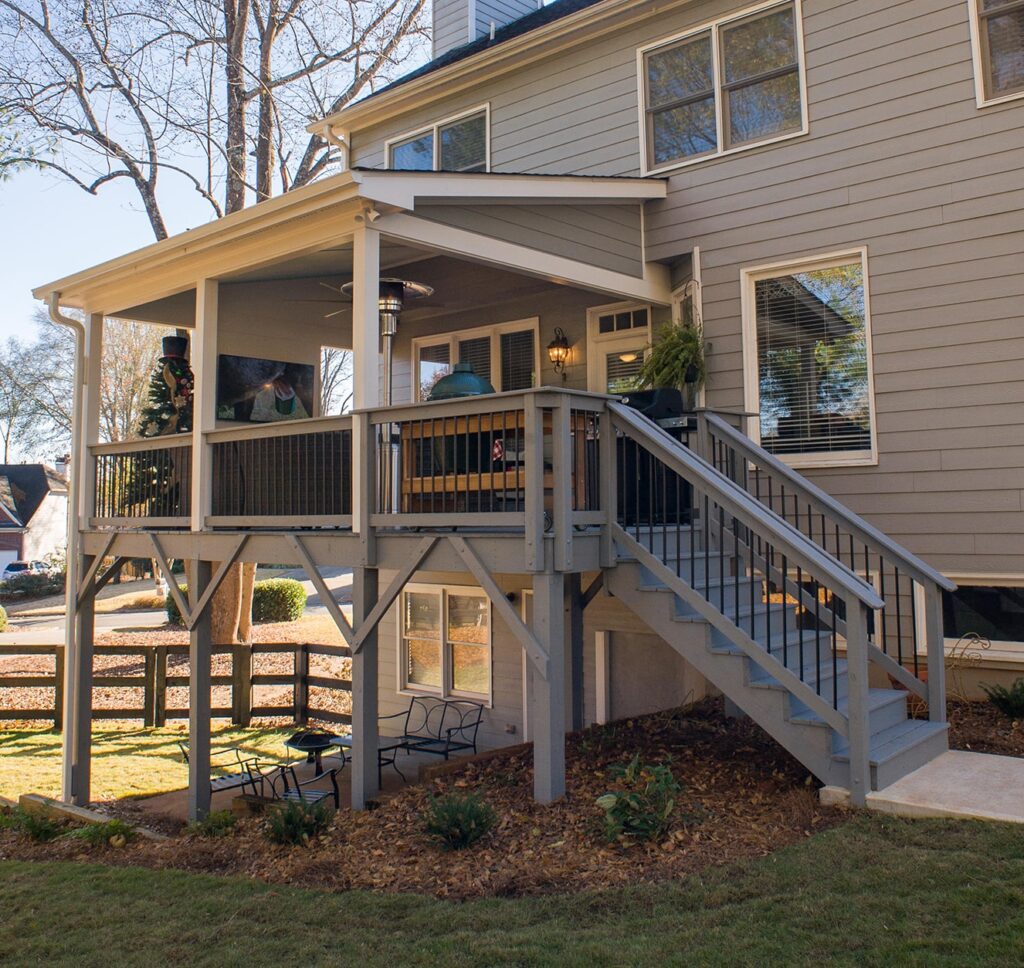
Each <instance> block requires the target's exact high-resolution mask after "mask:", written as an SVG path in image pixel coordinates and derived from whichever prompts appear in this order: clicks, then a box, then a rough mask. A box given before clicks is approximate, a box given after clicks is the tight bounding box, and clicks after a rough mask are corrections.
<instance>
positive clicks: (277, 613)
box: [164, 578, 306, 625]
mask: <svg viewBox="0 0 1024 968" xmlns="http://www.w3.org/2000/svg"><path fill="white" fill-rule="evenodd" d="M180 587H181V593H182V595H184V596H185V597H186V598H187V597H188V586H187V585H181V586H180ZM164 606H165V608H166V609H167V621H168V622H170V623H171V625H181V624H182V621H181V613H180V612H179V611H178V605H177V603H176V602H175V601H174V598H173V597H172V596H171V593H170V592H168V593H167V599H166V601H165V602H164ZM305 610H306V590H305V589H304V588H303V587H302V583H301V582H297V581H295V579H294V578H268V579H267V580H266V581H258V582H256V586H255V588H254V589H253V595H252V620H253V621H254V622H297V621H298V620H299V619H300V618H302V613H303V612H304V611H305Z"/></svg>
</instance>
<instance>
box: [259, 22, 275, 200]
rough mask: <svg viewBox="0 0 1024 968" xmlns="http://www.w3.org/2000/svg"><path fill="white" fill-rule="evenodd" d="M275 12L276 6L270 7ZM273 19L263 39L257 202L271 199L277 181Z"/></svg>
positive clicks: (265, 30) (261, 48) (261, 47)
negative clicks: (275, 180) (272, 87)
mask: <svg viewBox="0 0 1024 968" xmlns="http://www.w3.org/2000/svg"><path fill="white" fill-rule="evenodd" d="M271 9H272V10H273V9H274V6H273V5H272V6H271ZM276 33H277V31H276V26H275V22H274V19H273V18H272V17H271V18H268V22H267V24H266V26H265V28H264V30H263V36H262V38H261V39H260V96H259V128H258V131H257V133H256V201H258V202H262V201H263V200H264V199H266V198H270V196H271V194H272V192H273V178H274V95H273V92H272V90H271V87H270V84H271V81H272V79H273V78H272V75H271V59H272V54H273V50H274V40H275V38H276Z"/></svg>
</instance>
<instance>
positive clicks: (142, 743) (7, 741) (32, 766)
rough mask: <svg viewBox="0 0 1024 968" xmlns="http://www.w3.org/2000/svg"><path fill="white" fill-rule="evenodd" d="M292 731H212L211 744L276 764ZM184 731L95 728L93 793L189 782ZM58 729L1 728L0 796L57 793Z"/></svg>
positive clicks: (142, 791) (134, 792)
mask: <svg viewBox="0 0 1024 968" xmlns="http://www.w3.org/2000/svg"><path fill="white" fill-rule="evenodd" d="M291 732H294V730H280V729H239V728H237V727H234V728H232V727H222V728H220V729H215V730H214V731H213V747H214V749H218V748H220V747H223V746H241V747H242V748H243V749H245V750H246V751H247V752H249V753H252V754H253V755H256V754H262V755H263V756H266V757H267V758H268V759H271V760H273V761H274V762H277V761H279V760H281V759H282V758H283V754H284V752H285V749H284V746H283V745H282V744H283V743H284V740H285V739H286V738H287V737H288V735H289V734H290V733H291ZM187 740H188V729H187V727H186V726H185V725H184V724H183V725H181V726H170V727H166V728H161V729H150V728H143V727H141V726H138V725H135V724H128V723H126V724H125V725H124V726H123V727H121V728H117V727H111V726H108V725H106V724H104V725H102V726H99V727H97V728H96V729H95V730H94V732H93V747H92V795H93V798H94V799H96V800H109V799H113V798H115V797H125V796H143V795H148V794H152V793H161V792H163V791H166V790H177V789H180V788H181V787H184V786H187V785H188V770H187V767H186V766H185V764H184V762H183V761H182V758H181V750H179V749H178V742H179V741H183V742H187ZM60 779H61V769H60V733H57V732H55V731H53V730H40V729H26V730H2V731H0V796H3V797H8V798H9V799H12V800H13V799H16V798H17V797H18V796H20V795H21V794H22V793H41V794H43V795H44V796H51V797H53V796H59V795H60Z"/></svg>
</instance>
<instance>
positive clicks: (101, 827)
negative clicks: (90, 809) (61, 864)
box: [65, 819, 135, 847]
mask: <svg viewBox="0 0 1024 968" xmlns="http://www.w3.org/2000/svg"><path fill="white" fill-rule="evenodd" d="M65 836H67V837H72V838H74V839H75V840H84V841H85V842H86V843H88V844H92V845H93V846H94V847H123V846H124V845H125V844H126V843H128V841H129V840H131V839H132V838H133V837H134V836H135V828H134V827H133V826H132V825H131V824H127V823H125V822H124V821H123V820H117V819H114V820H108V821H107V822H106V823H90V824H86V825H85V826H84V827H76V828H75V829H74V830H72V831H70V832H69V833H67V834H66V835H65Z"/></svg>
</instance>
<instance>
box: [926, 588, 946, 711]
mask: <svg viewBox="0 0 1024 968" xmlns="http://www.w3.org/2000/svg"><path fill="white" fill-rule="evenodd" d="M924 628H925V639H926V642H927V648H928V718H929V719H930V720H931V721H932V722H933V723H944V722H945V721H946V641H945V633H944V631H943V627H942V592H941V591H939V587H938V585H936V584H935V583H934V582H929V583H928V584H927V585H925V586H924Z"/></svg>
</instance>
